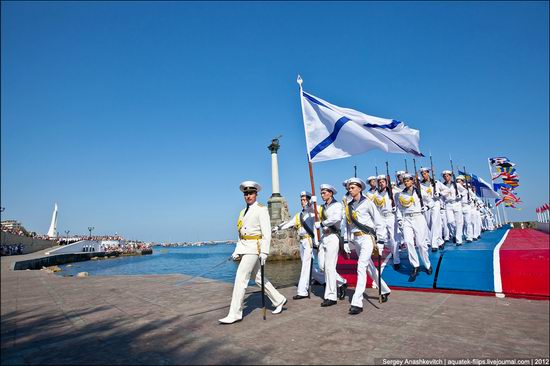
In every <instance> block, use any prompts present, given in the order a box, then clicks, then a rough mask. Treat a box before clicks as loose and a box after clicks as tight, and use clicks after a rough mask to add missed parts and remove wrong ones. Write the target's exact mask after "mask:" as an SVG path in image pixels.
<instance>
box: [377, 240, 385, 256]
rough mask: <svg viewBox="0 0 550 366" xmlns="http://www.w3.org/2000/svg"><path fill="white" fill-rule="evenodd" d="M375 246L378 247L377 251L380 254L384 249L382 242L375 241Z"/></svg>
mask: <svg viewBox="0 0 550 366" xmlns="http://www.w3.org/2000/svg"><path fill="white" fill-rule="evenodd" d="M376 246H377V247H378V253H380V255H382V252H383V251H384V243H376Z"/></svg>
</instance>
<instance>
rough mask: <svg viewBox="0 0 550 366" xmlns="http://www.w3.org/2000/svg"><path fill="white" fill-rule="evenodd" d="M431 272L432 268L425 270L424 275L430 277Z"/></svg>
mask: <svg viewBox="0 0 550 366" xmlns="http://www.w3.org/2000/svg"><path fill="white" fill-rule="evenodd" d="M432 272H433V270H432V267H430V268H428V269H427V270H426V273H427V274H428V276H429V275H431V274H432Z"/></svg>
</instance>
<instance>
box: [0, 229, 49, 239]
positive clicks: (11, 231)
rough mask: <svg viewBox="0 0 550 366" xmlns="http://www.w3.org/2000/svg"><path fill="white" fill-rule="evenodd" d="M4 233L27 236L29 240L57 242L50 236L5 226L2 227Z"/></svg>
mask: <svg viewBox="0 0 550 366" xmlns="http://www.w3.org/2000/svg"><path fill="white" fill-rule="evenodd" d="M2 231H3V232H5V233H9V234H13V235H19V236H25V237H27V238H35V239H42V240H56V238H50V237H49V236H48V235H38V234H37V233H35V232H34V231H32V232H30V233H29V232H28V231H26V230H25V229H23V228H14V227H8V226H5V225H2Z"/></svg>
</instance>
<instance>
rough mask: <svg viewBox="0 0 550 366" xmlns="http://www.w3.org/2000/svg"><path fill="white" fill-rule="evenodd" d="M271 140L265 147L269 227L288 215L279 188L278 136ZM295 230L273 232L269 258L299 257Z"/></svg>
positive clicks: (286, 205) (282, 220) (286, 218)
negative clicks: (268, 157) (268, 162)
mask: <svg viewBox="0 0 550 366" xmlns="http://www.w3.org/2000/svg"><path fill="white" fill-rule="evenodd" d="M280 137H281V136H279V137H277V138H274V139H273V140H271V144H270V145H269V146H268V147H267V148H268V149H269V151H270V152H271V185H272V190H273V191H272V194H271V197H270V198H269V199H268V200H267V208H268V211H269V217H270V218H271V227H275V226H277V225H279V224H280V223H282V222H285V221H287V220H288V219H289V218H290V217H289V214H288V204H287V202H286V200H285V199H284V197H283V196H281V192H280V190H279V162H278V161H277V152H278V151H279V148H280V147H281V145H279V138H280ZM298 244H299V243H298V239H297V234H296V230H293V229H290V230H285V231H281V232H279V233H278V234H274V235H273V237H272V241H271V253H270V256H269V258H270V259H272V260H283V259H296V258H300V249H299V246H298Z"/></svg>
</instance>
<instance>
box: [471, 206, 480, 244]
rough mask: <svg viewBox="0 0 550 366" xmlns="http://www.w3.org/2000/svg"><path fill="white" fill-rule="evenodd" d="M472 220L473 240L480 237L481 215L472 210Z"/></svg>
mask: <svg viewBox="0 0 550 366" xmlns="http://www.w3.org/2000/svg"><path fill="white" fill-rule="evenodd" d="M472 219H473V224H474V238H478V237H479V236H480V235H481V213H480V212H479V211H478V210H476V209H474V210H472Z"/></svg>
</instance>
